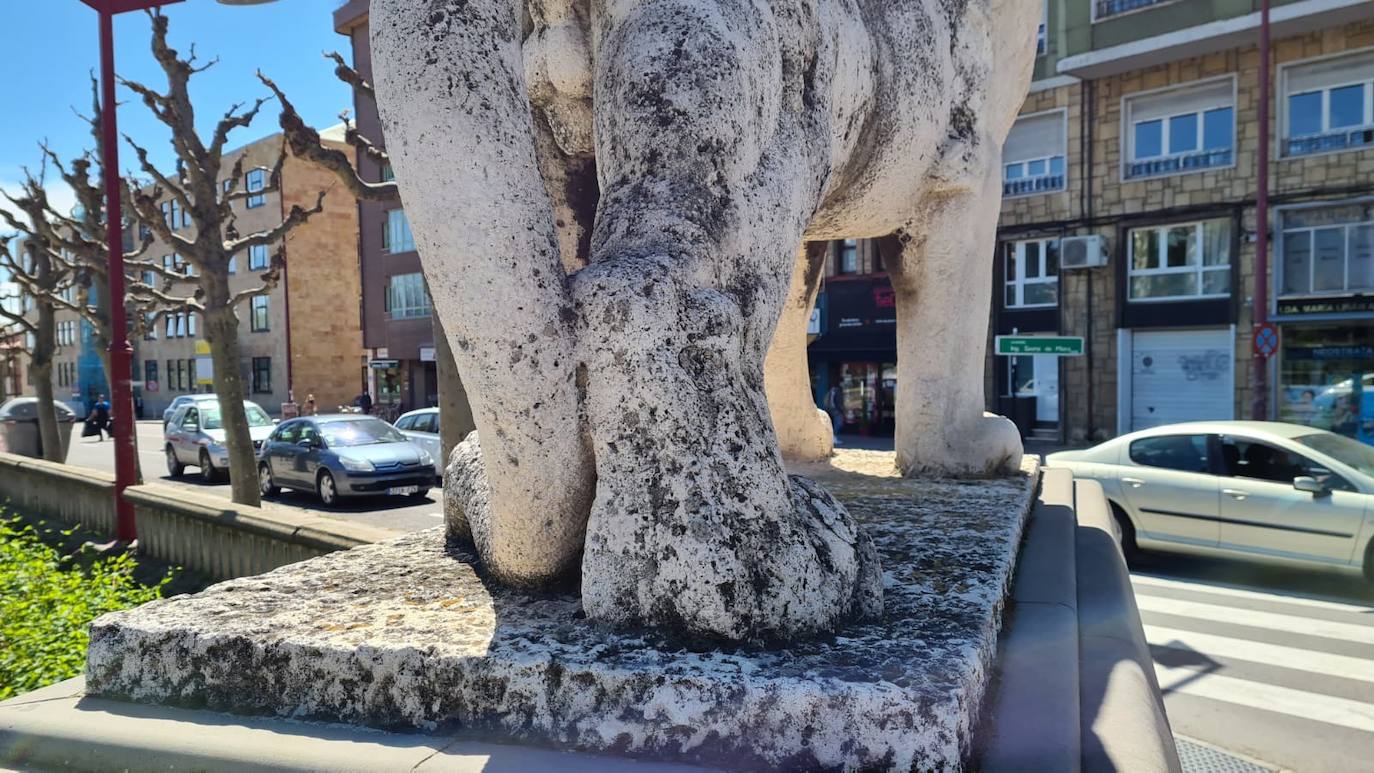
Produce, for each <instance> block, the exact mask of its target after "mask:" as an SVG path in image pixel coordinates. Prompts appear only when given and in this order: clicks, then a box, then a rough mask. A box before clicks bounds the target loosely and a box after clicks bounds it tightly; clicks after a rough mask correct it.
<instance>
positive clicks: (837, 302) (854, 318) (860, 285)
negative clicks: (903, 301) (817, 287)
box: [807, 277, 897, 362]
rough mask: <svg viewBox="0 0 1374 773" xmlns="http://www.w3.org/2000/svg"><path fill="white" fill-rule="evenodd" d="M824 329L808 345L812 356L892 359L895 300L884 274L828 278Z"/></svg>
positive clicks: (843, 359)
mask: <svg viewBox="0 0 1374 773" xmlns="http://www.w3.org/2000/svg"><path fill="white" fill-rule="evenodd" d="M824 305H825V332H824V333H822V335H821V337H820V338H818V339H816V340H815V341H814V342H813V343H812V344H811V345H810V346H809V347H807V353H808V354H809V355H810V356H811V359H813V360H821V361H826V362H896V361H897V304H896V298H895V296H894V294H893V292H892V283H891V282H890V281H888V279H887V278H886V277H880V278H877V279H856V280H848V281H830V282H827V283H826V287H825V304H824Z"/></svg>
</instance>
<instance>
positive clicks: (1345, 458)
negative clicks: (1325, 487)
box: [1293, 432, 1374, 475]
mask: <svg viewBox="0 0 1374 773" xmlns="http://www.w3.org/2000/svg"><path fill="white" fill-rule="evenodd" d="M1293 439H1294V440H1296V441H1297V442H1299V443H1301V444H1303V445H1305V446H1307V447H1308V448H1310V449H1312V450H1313V451H1317V452H1320V453H1323V454H1326V455H1327V456H1329V457H1331V458H1332V459H1335V460H1336V461H1338V462H1340V463H1341V464H1344V465H1347V466H1350V467H1353V468H1355V469H1357V470H1359V471H1360V472H1362V473H1364V474H1365V475H1374V448H1370V447H1369V446H1367V445H1365V444H1364V443H1361V442H1359V441H1356V440H1351V439H1350V438H1348V437H1345V436H1344V435H1337V434H1336V433H1334V432H1314V433H1313V434H1311V435H1302V436H1300V437H1296V438H1293Z"/></svg>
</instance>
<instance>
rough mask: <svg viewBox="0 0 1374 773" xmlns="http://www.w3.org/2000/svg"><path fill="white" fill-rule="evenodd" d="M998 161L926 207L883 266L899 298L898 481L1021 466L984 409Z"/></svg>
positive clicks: (1015, 445) (1012, 432)
mask: <svg viewBox="0 0 1374 773" xmlns="http://www.w3.org/2000/svg"><path fill="white" fill-rule="evenodd" d="M998 171H999V170H998V164H997V163H995V162H993V163H990V164H989V165H988V166H987V168H986V171H984V172H982V174H983V176H982V178H981V179H975V180H973V181H972V189H971V190H968V191H965V192H959V193H955V194H950V195H945V196H943V197H941V198H939V199H937V200H935V201H933V202H931V203H929V204H928V205H927V206H926V207H925V208H923V210H922V211H921V213H920V217H919V219H918V220H917V221H916V223H915V224H914V225H913V226H912V227H911V228H909V229H907V231H906V232H905V233H902V234H901V235H900V240H901V242H902V248H901V251H900V257H899V259H898V260H896V261H893V262H892V264H891V265H889V270H891V271H892V275H893V288H894V289H895V290H896V292H897V352H898V361H897V406H896V407H897V437H896V447H897V464H898V466H899V467H900V468H901V470H902V472H903V473H904V474H906V475H955V476H961V477H962V476H984V475H995V474H1000V473H1006V472H1010V471H1011V470H1014V469H1015V468H1016V465H1018V464H1019V463H1020V460H1021V438H1020V435H1019V434H1018V433H1017V431H1016V427H1015V426H1014V425H1013V424H1012V423H1011V422H1010V421H1008V420H1007V419H1005V418H1002V417H1001V416H993V415H991V414H985V413H984V411H983V404H984V403H983V369H984V359H983V358H984V354H985V352H986V348H987V320H988V309H989V303H990V302H991V295H990V294H991V288H992V254H993V249H994V244H995V242H996V228H997V213H998V211H999V207H1000V203H1001V184H1000V176H999V174H998Z"/></svg>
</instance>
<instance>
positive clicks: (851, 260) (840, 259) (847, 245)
mask: <svg viewBox="0 0 1374 773" xmlns="http://www.w3.org/2000/svg"><path fill="white" fill-rule="evenodd" d="M835 273H836V274H857V273H859V242H858V241H856V240H854V239H844V240H843V241H841V242H840V243H839V245H838V246H837V247H836V249H835Z"/></svg>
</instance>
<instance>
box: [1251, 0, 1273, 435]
mask: <svg viewBox="0 0 1374 773" xmlns="http://www.w3.org/2000/svg"><path fill="white" fill-rule="evenodd" d="M1259 60H1260V61H1259V169H1258V172H1257V175H1256V176H1257V178H1258V180H1257V183H1258V185H1259V192H1258V193H1257V195H1256V196H1255V297H1254V299H1253V311H1252V312H1251V316H1252V317H1253V318H1254V319H1253V322H1254V328H1255V329H1256V330H1257V329H1258V328H1259V326H1260V325H1263V324H1264V323H1265V322H1268V321H1269V0H1263V2H1262V3H1261V5H1260V39H1259ZM1251 332H1252V333H1253V332H1254V331H1251ZM1252 338H1253V336H1252ZM1250 357H1251V363H1252V364H1253V366H1254V370H1253V379H1252V381H1253V388H1254V394H1253V398H1254V400H1253V403H1252V416H1251V418H1253V419H1255V420H1256V421H1265V420H1267V419H1268V418H1269V387H1268V383H1267V382H1268V378H1267V377H1268V375H1269V368H1268V365H1269V361H1268V358H1266V357H1261V356H1260V355H1259V353H1258V352H1251V354H1250Z"/></svg>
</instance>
